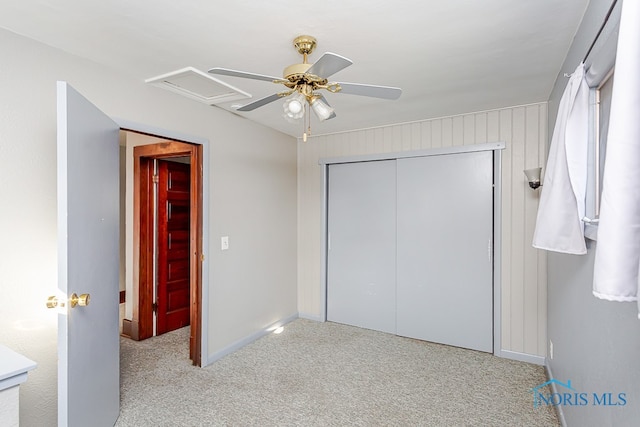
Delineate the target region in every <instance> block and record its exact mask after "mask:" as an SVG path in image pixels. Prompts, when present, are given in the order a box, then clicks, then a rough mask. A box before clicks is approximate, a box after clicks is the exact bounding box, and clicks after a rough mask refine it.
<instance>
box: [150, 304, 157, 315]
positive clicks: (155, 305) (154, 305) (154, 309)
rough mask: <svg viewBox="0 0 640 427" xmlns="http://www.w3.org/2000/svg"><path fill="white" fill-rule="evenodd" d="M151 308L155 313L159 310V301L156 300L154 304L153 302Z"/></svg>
mask: <svg viewBox="0 0 640 427" xmlns="http://www.w3.org/2000/svg"><path fill="white" fill-rule="evenodd" d="M151 309H152V310H153V312H154V313H157V312H158V303H157V302H154V303H153V304H151Z"/></svg>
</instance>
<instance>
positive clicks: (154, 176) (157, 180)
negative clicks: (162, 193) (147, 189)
mask: <svg viewBox="0 0 640 427" xmlns="http://www.w3.org/2000/svg"><path fill="white" fill-rule="evenodd" d="M151 180H152V181H153V183H154V184H157V183H159V182H160V177H159V176H158V175H153V178H152V179H151Z"/></svg>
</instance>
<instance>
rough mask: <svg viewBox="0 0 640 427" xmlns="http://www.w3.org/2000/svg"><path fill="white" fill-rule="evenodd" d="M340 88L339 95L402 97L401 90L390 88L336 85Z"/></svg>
mask: <svg viewBox="0 0 640 427" xmlns="http://www.w3.org/2000/svg"><path fill="white" fill-rule="evenodd" d="M338 84H339V85H340V87H341V88H342V89H341V90H340V93H348V94H350V95H359V96H371V97H373V98H382V99H398V98H400V95H402V89H400V88H399V87H390V86H374V85H363V84H360V83H338Z"/></svg>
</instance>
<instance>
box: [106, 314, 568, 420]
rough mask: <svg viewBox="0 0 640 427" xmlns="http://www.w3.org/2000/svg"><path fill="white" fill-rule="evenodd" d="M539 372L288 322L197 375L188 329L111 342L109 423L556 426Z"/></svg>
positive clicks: (352, 330)
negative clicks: (113, 396) (544, 402)
mask: <svg viewBox="0 0 640 427" xmlns="http://www.w3.org/2000/svg"><path fill="white" fill-rule="evenodd" d="M544 381H546V378H545V373H544V369H543V368H542V367H541V366H536V365H531V364H528V363H522V362H517V361H513V360H506V359H501V358H498V357H495V356H493V355H490V354H486V353H481V352H476V351H471V350H464V349H460V348H456V347H449V346H445V345H439V344H433V343H428V342H424V341H418V340H412V339H408V338H402V337H398V336H395V335H390V334H385V333H382V332H375V331H371V330H367V329H361V328H356V327H351V326H345V325H340V324H336V323H330V322H327V323H319V322H313V321H309V320H304V319H298V320H295V321H294V322H291V323H289V324H288V325H285V327H284V331H283V332H282V333H281V334H271V335H268V336H265V337H264V338H262V339H260V340H258V341H256V342H254V343H252V344H250V345H248V346H246V347H244V348H242V349H241V350H239V351H237V352H235V353H233V354H230V355H228V356H226V357H224V358H222V359H221V360H219V361H217V362H215V363H213V364H212V365H210V366H207V367H205V368H196V367H193V366H191V365H190V361H189V356H188V328H184V329H181V330H178V331H174V332H170V333H168V334H164V335H162V336H159V337H155V338H152V339H148V340H145V341H141V342H135V341H131V340H128V339H125V338H123V339H122V341H121V412H120V418H119V419H118V422H117V423H116V426H121V427H123V426H136V427H142V426H545V427H547V426H557V425H559V423H558V419H557V417H556V414H555V412H554V411H553V409H552V408H549V407H546V406H545V407H540V408H534V407H533V395H532V393H530V392H529V390H530V389H531V388H533V387H535V386H536V385H538V384H540V383H543V382H544Z"/></svg>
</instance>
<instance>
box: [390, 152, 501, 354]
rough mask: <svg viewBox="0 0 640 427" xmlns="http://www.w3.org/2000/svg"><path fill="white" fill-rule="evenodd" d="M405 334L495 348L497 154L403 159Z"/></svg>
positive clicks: (400, 295)
mask: <svg viewBox="0 0 640 427" xmlns="http://www.w3.org/2000/svg"><path fill="white" fill-rule="evenodd" d="M397 179H398V200H397V203H398V258H397V263H398V266H397V267H398V278H397V280H398V288H397V333H398V335H402V336H407V337H411V338H418V339H422V340H427V341H433V342H438V343H443V344H449V345H454V346H459V347H465V348H471V349H475V350H481V351H487V352H491V351H492V349H493V321H492V319H493V304H492V300H493V286H492V282H493V277H492V236H493V153H492V152H489V151H484V152H475V153H461V154H450V155H442V156H430V157H416V158H409V159H400V160H398V177H397Z"/></svg>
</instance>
